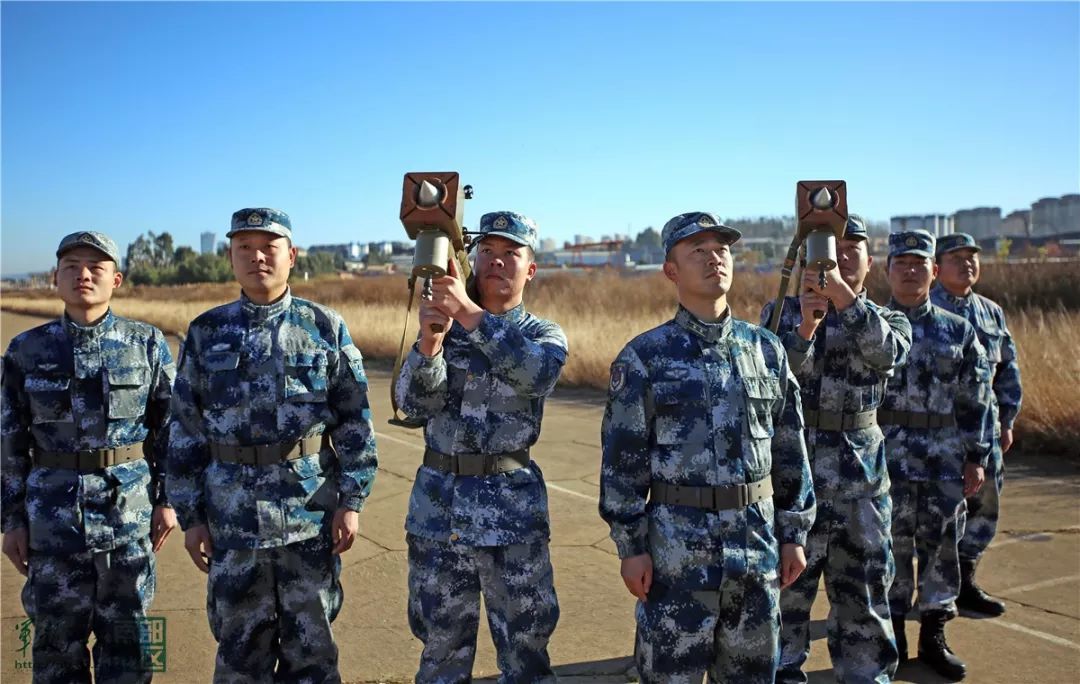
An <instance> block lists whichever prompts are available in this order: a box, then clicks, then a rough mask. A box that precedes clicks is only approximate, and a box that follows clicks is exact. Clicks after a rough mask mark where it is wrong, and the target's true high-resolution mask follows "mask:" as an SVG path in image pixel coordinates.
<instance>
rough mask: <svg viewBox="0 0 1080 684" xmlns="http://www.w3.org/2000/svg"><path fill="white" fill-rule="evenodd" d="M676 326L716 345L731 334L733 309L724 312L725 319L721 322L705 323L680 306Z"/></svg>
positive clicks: (676, 316)
mask: <svg viewBox="0 0 1080 684" xmlns="http://www.w3.org/2000/svg"><path fill="white" fill-rule="evenodd" d="M675 324H676V325H678V326H679V327H681V328H683V329H685V330H687V331H689V332H690V333H691V334H693V335H696V336H697V337H700V338H701V339H702V340H704V341H706V342H708V343H709V344H714V343H716V342H719V341H720V340H722V339H723V338H724V337H726V336H727V334H728V333H729V332H731V307H730V306H729V307H728V308H727V309H725V310H724V318H723V319H721V320H720V322H718V323H705V322H703V321H702V320H701V319H699V318H698V317H697V316H695V315H694V314H692V313H690V312H689V311H688V310H687V309H686V308H685V307H683V306H682V305H681V304H680V305H679V311H678V312H677V313H676V314H675Z"/></svg>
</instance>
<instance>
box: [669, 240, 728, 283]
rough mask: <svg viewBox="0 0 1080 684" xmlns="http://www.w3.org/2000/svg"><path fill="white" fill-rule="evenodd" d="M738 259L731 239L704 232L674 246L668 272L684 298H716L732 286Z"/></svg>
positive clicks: (670, 255)
mask: <svg viewBox="0 0 1080 684" xmlns="http://www.w3.org/2000/svg"><path fill="white" fill-rule="evenodd" d="M734 262H735V260H734V257H732V255H731V245H730V243H728V241H727V239H725V238H724V237H722V236H720V235H717V234H716V233H714V232H712V231H703V232H701V233H698V234H697V235H691V236H690V237H688V238H686V239H685V240H680V241H679V242H676V243H675V245H674V246H672V248H671V253H670V254H669V255H668V260H667V261H666V262H664V275H666V276H667V277H668V280H670V281H671V282H673V283H675V285H676V287H677V288H678V290H679V296H680V298H681V297H684V296H693V297H705V298H709V297H714V298H715V297H719V296H721V295H725V294H727V292H728V290H730V289H731V277H732V270H733V266H734Z"/></svg>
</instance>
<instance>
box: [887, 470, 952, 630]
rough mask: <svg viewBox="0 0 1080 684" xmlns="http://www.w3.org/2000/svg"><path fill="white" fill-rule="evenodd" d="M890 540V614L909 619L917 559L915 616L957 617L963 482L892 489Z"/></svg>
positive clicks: (901, 485)
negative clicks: (892, 575) (892, 568)
mask: <svg viewBox="0 0 1080 684" xmlns="http://www.w3.org/2000/svg"><path fill="white" fill-rule="evenodd" d="M891 494H892V502H893V519H892V537H893V558H894V560H895V562H896V578H895V579H894V580H893V584H892V588H891V589H889V611H890V612H891V613H892V614H893V615H898V616H903V615H907V613H908V611H909V610H911V607H912V600H913V598H914V596H915V586H916V579H915V569H914V567H913V563H914V560H915V557H916V556H917V557H918V559H919V576H918V587H919V611H920V612H923V611H938V610H944V611H947V612H949V613H951V614H954V615H955V614H956V605H955V604H956V597H957V595H958V594H959V593H960V557H959V556H958V555H957V550H956V545H957V542H959V541H960V536H961V535H963V533H964V518H965V510H966V507H965V506H964V483H963V481H962V480H947V481H940V480H938V481H932V482H907V481H904V480H893V483H892V490H891Z"/></svg>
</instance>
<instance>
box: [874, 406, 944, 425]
mask: <svg viewBox="0 0 1080 684" xmlns="http://www.w3.org/2000/svg"><path fill="white" fill-rule="evenodd" d="M878 422H880V423H881V424H882V425H899V426H900V427H913V428H928V429H937V428H949V427H956V416H954V415H953V414H951V413H926V412H924V411H886V410H884V409H881V410H879V411H878Z"/></svg>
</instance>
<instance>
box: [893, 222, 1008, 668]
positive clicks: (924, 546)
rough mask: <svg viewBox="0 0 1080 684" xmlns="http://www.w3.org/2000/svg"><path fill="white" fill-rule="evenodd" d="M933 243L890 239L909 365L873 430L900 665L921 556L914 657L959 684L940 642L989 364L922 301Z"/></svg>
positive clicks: (986, 446)
mask: <svg viewBox="0 0 1080 684" xmlns="http://www.w3.org/2000/svg"><path fill="white" fill-rule="evenodd" d="M933 258H934V236H933V235H931V234H930V233H928V232H926V231H925V230H912V231H906V232H900V233H893V234H892V235H890V236H889V259H888V265H887V272H888V277H889V287H890V288H891V290H892V299H891V300H890V301H889V308H890V309H893V310H895V311H900V312H902V313H904V314H905V315H906V316H907V318H908V321H910V323H911V350H910V351H909V352H908V360H907V364H906V365H905V366H904V367H903V368H901V369H899V370H898V371H897V372H896V373H895V374H894V375H893V377H892V378H890V379H889V384H888V387H887V388H886V391H885V400H884V401H883V402H882V404H881V409H880V410H879V411H878V422H879V423H880V424H881V426H882V428H883V429H884V432H885V440H886V449H885V453H886V455H887V458H888V462H889V477H890V479H891V481H892V486H891V494H892V503H893V519H892V536H893V557H894V559H895V561H896V578H895V579H894V580H893V585H892V588H891V589H889V610H890V612H891V613H892V621H893V630H894V631H895V633H896V642H897V648H898V651H899V654H900V660H901V661H903V660H907V638H906V636H905V634H904V616H905V615H907V612H908V611H909V610H911V606H912V598H913V596H914V593H915V577H914V574H913V568H912V561H913V560H914V556H915V554H916V553H917V554H918V557H919V575H918V586H919V616H920V622H921V628H920V630H919V659H920V660H922V661H923V662H925V663H926V664H927V665H929V666H930V667H931V668H933V669H934V670H935V671H936V672H937V673H938V674H940V675H942V676H944V677H948V678H949V679H952V680H959V679H963V678H964V675H965V674H966V668H965V666H964V663H963V662H962V661H961V660H960V659H959V658H957V657H956V655H955V654H953V652H952V651H951V650H950V649H949V646H948V644H947V643H946V642H945V623H946V622H947V621H948V620H951V619H952V618H953V617H954V616H955V615H956V606H955V601H956V596H957V594H958V593H959V591H960V564H959V560H958V557H957V551H956V546H957V543H958V542H959V541H960V536H961V535H962V534H963V530H964V517H965V512H966V509H965V506H964V497H965V496H972V495H973V494H974V493H975V492H976V491H978V489H979V487H981V486H982V483H983V477H984V471H983V469H984V468H985V466H986V462H987V459H988V458H989V457H990V435H991V426H990V409H989V394H990V366H989V364H988V363H987V361H986V355H985V354H984V353H983V350H982V345H980V344H979V341H978V339H976V336H975V329H974V328H972V327H971V324H969V323H968V322H967V321H965V320H964V319H962V318H960V317H959V316H957V315H955V314H951V313H949V312H947V311H945V310H943V309H941V308H940V307H937V306H935V305H934V304H932V303H931V302H930V285H931V284H932V283H933V281H934V276H935V275H936V274H937V270H938V269H937V266H936V265H935V264H934V262H933Z"/></svg>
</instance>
